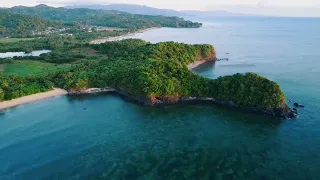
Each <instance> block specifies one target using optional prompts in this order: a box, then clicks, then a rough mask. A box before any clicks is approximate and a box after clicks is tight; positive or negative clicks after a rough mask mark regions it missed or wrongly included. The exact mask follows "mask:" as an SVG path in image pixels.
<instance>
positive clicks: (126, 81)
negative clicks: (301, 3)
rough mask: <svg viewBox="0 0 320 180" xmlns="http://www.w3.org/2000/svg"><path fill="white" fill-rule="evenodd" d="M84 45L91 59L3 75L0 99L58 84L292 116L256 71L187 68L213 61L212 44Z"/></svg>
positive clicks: (146, 101)
mask: <svg viewBox="0 0 320 180" xmlns="http://www.w3.org/2000/svg"><path fill="white" fill-rule="evenodd" d="M83 48H86V49H90V50H91V52H94V55H95V56H94V58H93V57H92V56H87V57H86V58H85V60H82V61H81V62H79V63H77V64H75V65H73V66H72V67H71V68H70V69H67V70H62V71H58V72H54V73H49V74H47V75H46V76H42V77H40V76H24V77H21V76H17V75H10V76H3V75H1V76H0V79H1V80H0V82H2V83H1V84H0V87H1V89H0V90H1V92H2V93H1V96H0V100H10V99H13V98H17V97H21V96H24V95H28V94H34V93H38V92H44V91H48V90H51V89H52V88H53V87H58V88H62V89H66V90H67V91H68V93H69V95H80V94H87V93H91V92H93V93H94V92H100V91H105V92H112V93H117V94H119V95H121V96H124V97H126V98H128V99H130V100H133V101H135V102H137V103H140V104H142V105H145V106H157V105H168V104H180V103H195V102H197V103H199V102H211V103H214V104H219V105H223V106H227V107H233V108H237V109H241V110H245V111H248V112H253V113H259V114H266V115H270V116H274V117H282V118H294V117H295V116H296V114H295V112H294V111H293V110H291V109H290V108H289V107H288V106H287V104H286V101H285V96H284V94H283V92H282V90H281V88H280V86H279V85H278V84H277V83H276V82H273V81H271V80H268V79H266V78H264V77H261V76H259V75H257V74H255V73H246V74H235V75H231V76H225V77H219V78H218V79H208V78H205V77H201V76H199V75H197V74H194V73H193V72H192V71H190V69H189V68H190V67H192V66H193V65H194V64H196V65H197V64H201V63H203V62H206V61H215V60H216V52H215V50H214V47H213V46H212V45H208V44H197V45H188V44H183V43H175V42H162V43H157V44H152V43H149V42H146V41H143V40H140V39H127V40H121V41H113V42H106V43H103V44H92V45H89V44H86V45H85V46H84V47H83ZM49 55H50V53H49V54H46V55H43V57H46V58H48V59H50V58H52V57H50V56H49ZM190 65H191V66H190ZM188 66H189V67H188ZM90 88H96V89H93V91H88V89H90Z"/></svg>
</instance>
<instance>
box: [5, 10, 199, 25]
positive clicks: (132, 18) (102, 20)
mask: <svg viewBox="0 0 320 180" xmlns="http://www.w3.org/2000/svg"><path fill="white" fill-rule="evenodd" d="M6 11H8V12H11V13H16V14H28V15H34V16H39V17H41V18H44V19H49V20H54V21H62V22H69V23H70V22H76V23H81V24H83V25H93V26H107V27H118V28H127V29H132V30H137V29H144V28H149V27H174V28H182V27H183V28H197V27H200V26H202V24H201V23H194V22H191V21H185V20H184V19H182V18H178V17H166V16H149V15H136V14H129V13H125V12H120V11H112V10H93V9H85V8H79V9H67V8H54V7H49V6H46V5H38V6H35V7H23V6H18V7H13V8H9V9H6Z"/></svg>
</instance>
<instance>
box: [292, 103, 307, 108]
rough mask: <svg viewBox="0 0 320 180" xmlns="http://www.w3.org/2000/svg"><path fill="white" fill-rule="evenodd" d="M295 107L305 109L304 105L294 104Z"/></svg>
mask: <svg viewBox="0 0 320 180" xmlns="http://www.w3.org/2000/svg"><path fill="white" fill-rule="evenodd" d="M293 105H294V106H295V107H301V108H304V105H302V104H299V103H294V104H293Z"/></svg>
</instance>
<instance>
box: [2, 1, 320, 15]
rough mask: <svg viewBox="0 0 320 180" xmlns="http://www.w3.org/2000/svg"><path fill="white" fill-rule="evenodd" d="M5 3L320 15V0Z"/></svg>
mask: <svg viewBox="0 0 320 180" xmlns="http://www.w3.org/2000/svg"><path fill="white" fill-rule="evenodd" d="M1 1H2V2H1V5H0V6H2V7H12V6H17V5H25V6H34V5H37V4H47V5H51V6H64V5H75V4H112V3H126V4H139V5H147V6H151V7H156V8H165V9H175V10H203V11H204V10H226V11H230V12H236V13H246V14H261V15H273V16H318V17H320V0H8V1H6V0H1Z"/></svg>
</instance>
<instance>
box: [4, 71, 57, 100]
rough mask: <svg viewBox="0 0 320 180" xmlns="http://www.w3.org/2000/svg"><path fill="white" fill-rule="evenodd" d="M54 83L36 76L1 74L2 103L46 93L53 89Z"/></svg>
mask: <svg viewBox="0 0 320 180" xmlns="http://www.w3.org/2000/svg"><path fill="white" fill-rule="evenodd" d="M52 87H53V84H52V82H50V81H48V80H46V79H45V78H42V77H35V76H24V77H22V76H17V75H10V76H4V75H3V74H2V73H0V101H3V100H10V99H14V98H17V97H21V96H26V95H30V94H35V93H39V92H45V91H48V90H50V89H52Z"/></svg>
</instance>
